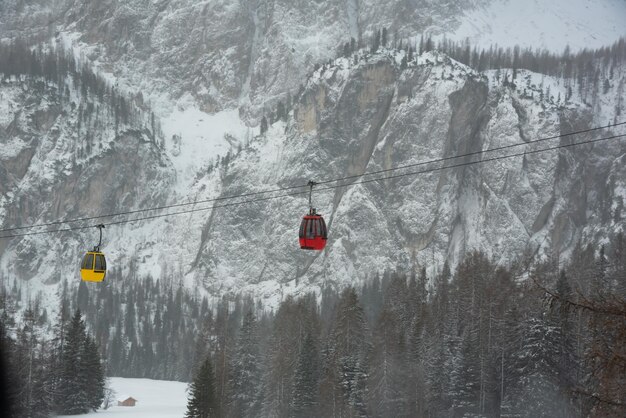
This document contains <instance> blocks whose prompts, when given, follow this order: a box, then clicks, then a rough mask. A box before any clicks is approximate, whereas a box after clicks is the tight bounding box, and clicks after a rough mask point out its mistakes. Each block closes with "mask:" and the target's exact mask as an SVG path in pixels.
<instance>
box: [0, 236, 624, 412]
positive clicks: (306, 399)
mask: <svg viewBox="0 0 626 418" xmlns="http://www.w3.org/2000/svg"><path fill="white" fill-rule="evenodd" d="M569 260H570V261H569V262H568V263H565V264H564V263H563V262H562V260H561V258H560V257H558V256H555V257H553V258H550V259H548V260H545V261H543V262H541V263H537V264H533V265H532V266H527V265H526V264H525V263H523V262H520V263H517V264H515V265H512V266H509V267H505V266H498V265H496V264H495V263H494V262H493V261H492V260H491V259H490V258H489V257H487V256H486V255H485V254H483V253H480V252H472V253H469V254H467V255H466V257H465V259H464V260H463V261H462V262H461V263H460V264H459V265H458V266H457V267H456V269H455V270H454V271H451V269H450V268H448V267H447V265H445V266H444V267H443V268H442V269H441V271H439V272H437V273H436V274H434V275H433V274H431V275H428V274H427V273H426V271H427V270H426V269H425V268H424V267H425V266H424V267H419V268H415V269H413V270H410V271H404V270H402V269H398V270H397V271H394V272H384V273H382V274H375V275H374V276H372V277H369V278H367V279H366V280H364V281H362V283H363V284H362V286H359V287H350V288H347V289H344V290H340V289H336V288H333V287H326V288H324V289H323V290H322V292H321V293H320V294H317V295H315V294H310V295H307V296H305V297H302V298H299V299H295V298H293V297H287V298H285V299H284V300H283V301H282V303H280V305H279V306H278V308H277V310H276V311H272V310H268V309H266V308H264V307H263V306H262V304H260V303H259V302H258V301H254V300H253V299H252V298H249V297H234V298H222V299H220V300H217V301H214V300H212V301H210V300H209V299H208V298H207V297H206V295H203V294H202V293H201V292H200V291H199V290H198V289H192V290H189V289H186V288H184V287H183V286H182V285H181V284H180V282H178V281H177V280H175V277H176V274H175V272H174V271H175V269H172V268H167V269H166V270H165V271H166V274H164V277H163V278H161V279H159V280H155V279H153V278H151V277H143V278H142V277H139V276H137V275H136V274H135V273H133V271H135V270H134V269H130V270H129V271H130V273H128V274H124V273H122V272H121V271H120V270H119V269H115V268H114V269H112V270H111V271H110V274H109V275H108V276H107V281H106V282H104V283H102V284H101V285H98V286H90V284H86V283H81V285H79V286H78V287H77V288H76V289H74V290H72V289H69V286H61V289H62V290H61V295H60V296H61V300H62V302H61V303H62V304H65V305H66V306H67V308H66V309H68V310H69V309H73V310H75V311H78V310H80V312H84V315H85V321H86V323H87V328H88V329H90V330H91V332H92V334H93V340H94V341H95V345H96V346H98V347H100V352H101V354H102V355H103V357H104V358H105V359H106V363H105V364H104V365H103V367H104V369H105V373H106V374H107V375H110V376H124V377H149V378H157V379H167V380H180V381H186V382H191V384H190V391H189V399H188V402H189V405H188V412H187V416H188V417H207V416H220V417H252V416H280V417H291V416H298V417H313V416H316V417H319V416H324V417H356V416H360V417H364V416H373V417H376V416H380V417H384V416H398V417H401V416H407V417H408V416H417V417H449V416H452V417H461V416H482V417H498V416H521V417H574V416H598V417H601V416H602V417H604V416H623V414H624V412H626V409H625V405H624V400H623V394H624V393H626V380H625V379H624V376H625V374H624V373H623V371H624V368H625V367H626V363H625V362H624V356H623V349H624V347H626V240H625V239H624V237H623V235H621V234H618V235H616V236H615V237H613V238H612V239H611V241H610V242H609V243H608V244H607V246H606V247H600V248H597V247H593V246H591V245H587V246H582V245H578V246H576V248H574V249H573V252H572V254H571V256H570V257H569ZM431 271H433V270H432V269H431ZM355 279H357V278H355ZM19 293H20V288H19V286H17V285H15V286H13V288H12V289H5V297H4V298H3V299H2V300H4V301H5V302H3V303H4V304H3V312H5V313H4V314H3V323H6V325H5V326H4V328H3V329H22V328H24V329H26V331H24V332H26V335H27V334H28V330H29V329H30V328H28V326H27V324H19V325H18V324H13V323H11V318H12V317H13V316H14V315H12V312H15V311H16V310H19V308H20V307H19V306H17V305H16V302H15V301H16V300H17V298H18V297H19ZM31 306H32V309H31V310H32V313H29V316H27V317H28V318H32V319H31V321H34V322H35V323H36V324H39V325H37V326H39V327H40V328H41V329H43V330H46V329H47V330H48V332H50V331H52V332H53V333H55V335H57V334H58V335H66V337H65V338H66V339H69V338H70V337H69V335H70V334H69V331H68V333H66V334H59V328H60V327H61V326H60V325H59V324H60V323H62V322H60V321H57V323H56V325H53V324H51V322H50V321H49V320H48V318H47V313H46V311H45V310H44V309H42V308H41V306H40V304H39V302H38V301H37V299H36V298H35V299H34V301H33V302H32V304H31ZM75 320H76V316H75ZM76 321H77V320H76ZM66 326H67V327H68V328H71V327H72V325H71V322H70V325H68V323H67V322H66ZM73 327H74V328H76V327H77V326H73ZM79 328H80V327H79ZM24 332H22V331H20V332H19V333H17V334H16V335H18V336H19V335H22V334H24ZM22 340H24V341H31V340H29V339H28V338H26V339H23V337H19V338H16V339H14V341H17V342H16V343H12V344H14V345H13V346H12V347H13V348H12V349H11V350H12V352H14V353H15V354H13V355H12V356H22V357H23V358H26V356H29V355H30V354H29V353H33V354H32V355H33V359H37V358H39V357H41V358H50V356H53V353H55V352H56V351H55V350H50V351H46V350H45V349H44V348H43V346H42V345H41V344H36V343H35V344H21V343H19V341H22ZM54 341H55V343H54V344H56V345H54V344H53V345H52V346H53V347H58V344H59V342H58V341H59V338H56V339H55V340H54ZM90 345H91V346H92V348H93V344H90ZM18 347H19V348H18ZM11 350H10V351H11ZM42 350H43V351H42ZM61 358H62V356H61ZM12 363H13V364H20V365H22V364H28V363H24V361H22V360H20V361H15V362H13V361H12ZM32 364H35V365H36V364H38V363H37V361H34V362H33V363H32ZM39 364H42V363H39ZM51 364H54V362H51ZM33 370H36V367H35V368H34V369H33ZM20 374H21V375H26V373H24V372H23V371H22V372H21V373H20ZM36 375H37V373H34V374H33V376H36ZM31 384H32V385H33V386H36V384H37V379H33V381H32V383H31ZM20 393H29V392H28V391H21V392H20ZM37 399H38V398H37Z"/></svg>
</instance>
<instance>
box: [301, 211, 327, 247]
mask: <svg viewBox="0 0 626 418" xmlns="http://www.w3.org/2000/svg"><path fill="white" fill-rule="evenodd" d="M327 238H328V231H327V230H326V222H324V218H323V217H322V215H318V214H317V213H315V210H312V211H311V212H310V213H309V214H308V215H305V216H304V218H302V223H301V224H300V248H301V249H303V250H316V251H321V250H323V249H324V247H325V246H326V240H327Z"/></svg>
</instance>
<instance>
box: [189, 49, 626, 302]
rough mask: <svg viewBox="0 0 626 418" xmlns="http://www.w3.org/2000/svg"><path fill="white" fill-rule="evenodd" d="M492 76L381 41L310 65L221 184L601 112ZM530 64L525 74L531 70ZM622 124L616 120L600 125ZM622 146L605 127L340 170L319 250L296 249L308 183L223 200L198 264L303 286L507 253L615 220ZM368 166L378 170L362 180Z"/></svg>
mask: <svg viewBox="0 0 626 418" xmlns="http://www.w3.org/2000/svg"><path fill="white" fill-rule="evenodd" d="M494 77H495V73H494V74H488V75H487V76H481V75H479V74H477V73H475V72H473V71H472V70H470V69H468V68H467V67H464V66H462V65H459V64H458V63H455V62H453V61H451V60H449V59H448V58H447V57H445V56H440V55H437V54H425V55H423V56H421V57H420V58H419V59H418V64H417V65H415V66H410V67H409V68H408V69H406V70H400V68H399V66H398V65H397V57H394V56H389V55H386V54H384V53H383V54H380V55H377V56H374V57H370V59H368V60H367V61H362V62H360V63H358V64H356V65H354V64H353V63H351V61H350V60H346V59H341V60H338V61H337V62H336V63H335V64H334V65H332V66H327V67H323V68H322V69H320V70H319V71H318V72H316V73H315V74H314V75H313V77H312V78H311V80H310V81H309V83H308V85H307V86H306V89H305V91H304V92H303V94H302V95H301V96H300V97H299V98H298V103H297V105H296V107H295V108H294V110H293V114H292V117H291V118H289V120H288V121H287V122H286V123H284V122H277V123H276V124H275V125H274V126H273V127H272V128H271V129H270V130H269V132H268V133H267V134H266V135H265V136H261V137H258V138H257V139H256V141H255V142H253V144H251V146H250V147H248V148H245V149H244V150H243V151H242V153H241V154H239V155H238V156H237V157H236V158H235V159H234V160H233V161H232V162H231V163H230V164H229V165H228V169H227V171H225V175H224V176H223V178H222V180H221V188H222V193H224V194H225V195H229V194H234V193H240V192H246V191H255V190H259V189H262V188H263V187H262V186H261V185H265V187H269V188H272V187H274V186H275V185H276V186H286V185H292V184H294V183H295V184H305V183H306V181H307V180H308V179H314V180H325V179H334V178H341V177H345V176H353V175H354V176H360V175H363V174H367V173H369V172H376V171H380V170H385V169H389V168H391V167H397V166H403V165H410V164H415V163H418V162H421V161H426V160H432V159H438V158H447V157H453V156H455V155H459V154H464V153H469V152H480V151H485V150H488V149H490V148H494V147H500V146H504V145H509V144H514V143H524V142H525V141H529V140H532V139H536V138H538V137H544V136H549V135H558V134H559V133H566V132H571V131H574V130H577V129H584V128H586V127H590V126H593V125H594V124H597V123H598V120H599V119H598V118H599V117H600V115H601V114H602V113H600V114H597V113H595V112H594V110H592V109H590V108H588V107H587V106H585V105H583V104H580V103H576V102H575V101H572V102H569V103H568V104H566V105H557V104H555V103H550V102H549V101H542V100H538V97H539V94H538V93H537V95H536V96H537V97H531V96H530V92H529V91H526V92H525V93H522V92H521V91H519V90H516V89H514V88H512V87H510V86H503V85H502V84H501V83H499V82H497V81H496V80H495V78H494ZM521 77H522V80H526V82H527V83H528V84H529V85H530V80H531V78H532V77H533V75H532V74H530V73H525V72H524V73H523V75H522V76H521ZM546 82H547V81H546ZM523 83H525V82H524V81H521V82H520V83H519V84H522V85H523ZM520 90H521V89H520ZM595 110H596V111H597V110H598V109H595ZM615 132H618V133H621V131H620V130H619V129H616V130H606V131H604V132H602V135H610V134H611V133H615ZM594 135H595V136H594ZM595 137H598V134H587V135H580V136H577V137H576V138H575V140H576V141H582V140H585V139H590V138H595ZM572 140H574V138H564V139H562V140H561V141H562V142H567V141H572ZM558 144H559V140H558V139H557V140H554V141H551V142H548V143H546V144H542V145H541V146H540V145H539V144H534V145H530V146H528V147H525V148H518V149H512V150H507V151H500V152H496V153H484V154H482V155H477V156H474V157H465V158H464V159H455V160H450V161H447V162H446V164H458V163H461V162H469V161H474V160H476V159H478V158H491V157H495V156H501V155H505V153H506V152H523V151H524V150H526V151H531V150H536V149H540V148H541V147H542V146H543V147H545V146H548V145H549V146H554V145H558ZM625 150H626V148H625V147H624V144H623V142H619V141H612V142H607V143H601V144H598V145H588V146H582V147H577V148H571V149H562V150H554V151H549V152H545V153H536V154H533V153H530V154H528V155H527V156H524V157H517V158H513V159H506V160H501V161H496V162H494V163H489V164H484V165H470V166H461V167H456V168H451V169H446V170H440V171H432V172H428V173H423V174H419V175H414V176H406V177H397V178H389V179H384V177H386V175H378V176H367V175H365V176H364V177H357V178H354V179H351V180H347V181H343V182H340V183H332V184H330V185H331V186H334V185H341V186H342V187H338V188H333V189H326V187H327V185H321V186H319V187H318V191H317V192H316V193H314V201H315V202H316V203H315V205H316V207H317V208H318V209H319V210H320V211H321V212H322V213H323V214H324V215H325V216H326V218H327V220H328V223H329V230H330V231H331V237H330V239H329V242H328V249H327V250H326V251H324V252H322V253H319V254H311V253H306V252H302V251H300V250H299V249H297V246H296V242H295V231H296V229H297V226H298V221H299V217H300V216H301V215H302V214H303V213H304V212H305V211H306V207H307V202H306V194H303V195H301V196H293V197H288V198H283V199H280V200H276V201H271V202H269V203H267V204H265V203H263V204H260V203H259V204H257V205H256V206H238V207H233V208H229V209H228V210H227V211H224V212H222V211H217V212H216V214H215V215H213V216H211V218H210V220H209V221H208V222H206V223H205V224H204V226H203V234H202V239H201V241H200V246H199V247H200V251H199V253H198V255H197V257H196V260H197V262H196V264H195V265H194V266H193V268H192V270H191V274H192V275H193V276H194V277H196V279H198V280H202V281H203V282H204V283H205V284H208V285H209V287H210V288H214V289H224V288H225V287H226V288H229V287H232V288H237V289H238V288H242V287H245V286H251V283H258V282H265V281H269V282H272V283H274V281H276V282H278V283H283V284H286V285H296V283H297V286H298V287H302V288H307V284H309V283H310V284H313V285H315V286H316V285H320V284H322V283H328V282H330V283H338V282H339V283H350V282H352V281H353V280H354V278H355V277H359V278H360V277H364V276H366V275H367V274H368V273H371V272H372V271H375V270H379V271H380V270H384V269H387V268H395V267H396V266H401V267H403V268H410V267H411V266H421V265H424V266H431V267H432V266H437V265H439V266H440V265H441V264H442V262H443V260H444V259H448V260H450V261H451V262H452V263H453V264H454V263H456V262H457V261H458V260H459V259H460V258H461V257H462V256H463V255H464V254H465V252H466V251H469V250H471V249H481V250H483V251H485V252H487V253H488V254H489V255H490V256H492V257H494V258H495V259H496V260H497V261H498V262H499V263H509V262H511V261H513V260H514V259H515V258H516V257H521V256H522V255H523V254H534V255H535V256H537V255H538V256H542V255H545V254H547V253H548V252H550V251H552V250H555V249H556V250H558V251H560V252H565V253H567V251H568V250H569V249H571V248H572V247H573V245H575V243H576V242H577V241H578V240H583V241H587V240H590V239H591V240H596V239H600V237H602V236H607V235H608V234H610V233H612V232H614V231H615V230H617V229H619V228H621V226H620V225H621V218H619V217H618V218H616V217H615V210H616V208H617V207H618V206H619V205H620V203H619V202H620V201H621V199H623V195H622V194H623V192H622V191H623V185H624V180H625V179H626V177H624V171H623V168H622V167H621V164H620V161H621V159H622V158H623V155H624V151H625ZM440 165H441V164H428V165H425V166H418V167H414V168H412V169H406V170H403V171H399V172H393V173H388V175H392V174H393V175H396V174H402V173H407V172H411V171H416V170H418V171H419V170H428V169H431V168H435V167H439V166H440ZM372 177H376V178H381V180H377V181H372V182H367V183H364V184H359V183H360V182H362V181H363V180H366V181H367V180H369V179H370V178H372ZM592 196H593V197H592ZM620 196H621V197H620ZM233 237H235V238H234V239H233ZM224 273H225V274H224ZM225 278H228V279H227V280H225ZM288 283H289V284H288ZM257 287H259V286H257ZM261 288H262V286H261ZM273 291H275V289H271V291H270V293H271V292H273Z"/></svg>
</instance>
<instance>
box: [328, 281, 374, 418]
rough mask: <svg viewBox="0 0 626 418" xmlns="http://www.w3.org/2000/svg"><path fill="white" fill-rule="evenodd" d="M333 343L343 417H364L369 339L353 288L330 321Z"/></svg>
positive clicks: (343, 298)
mask: <svg viewBox="0 0 626 418" xmlns="http://www.w3.org/2000/svg"><path fill="white" fill-rule="evenodd" d="M334 323H335V327H334V329H333V334H332V335H333V343H334V350H335V351H336V353H335V356H336V357H335V358H336V364H335V366H334V367H335V375H336V376H339V382H338V384H339V386H340V387H341V388H342V392H343V398H344V402H345V406H347V408H346V414H347V415H348V416H366V415H367V405H366V400H367V399H368V391H367V378H368V367H367V366H368V365H367V358H368V357H369V353H370V347H371V339H370V335H369V330H368V327H367V322H366V319H365V314H364V312H363V308H362V307H361V305H360V303H359V299H358V297H357V294H356V292H355V290H354V288H348V289H346V290H344V291H343V293H342V295H341V299H340V300H339V305H338V307H337V317H336V320H335V321H334Z"/></svg>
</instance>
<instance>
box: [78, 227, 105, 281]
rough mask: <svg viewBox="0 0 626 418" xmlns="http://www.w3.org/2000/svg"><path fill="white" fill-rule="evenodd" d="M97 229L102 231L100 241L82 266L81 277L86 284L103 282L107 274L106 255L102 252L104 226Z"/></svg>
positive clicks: (86, 255)
mask: <svg viewBox="0 0 626 418" xmlns="http://www.w3.org/2000/svg"><path fill="white" fill-rule="evenodd" d="M96 228H98V229H99V230H100V241H99V242H98V245H96V246H95V247H94V249H93V251H88V252H87V254H85V257H84V258H83V263H82V264H81V265H80V277H81V278H82V279H83V281H85V282H101V281H103V280H104V277H105V276H106V273H107V262H106V258H105V257H104V254H103V253H102V252H100V245H101V244H102V228H104V225H98V226H97V227H96Z"/></svg>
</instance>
